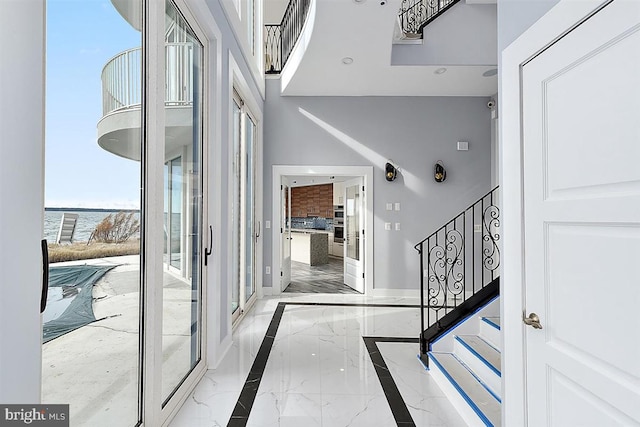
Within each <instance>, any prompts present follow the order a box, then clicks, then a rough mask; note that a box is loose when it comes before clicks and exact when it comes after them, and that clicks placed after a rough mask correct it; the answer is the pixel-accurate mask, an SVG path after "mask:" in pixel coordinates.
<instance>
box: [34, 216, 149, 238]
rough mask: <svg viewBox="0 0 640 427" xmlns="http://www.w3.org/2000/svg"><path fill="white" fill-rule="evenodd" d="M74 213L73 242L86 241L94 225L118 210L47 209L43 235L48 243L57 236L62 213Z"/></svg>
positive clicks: (137, 217) (138, 217) (138, 218)
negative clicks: (76, 218)
mask: <svg viewBox="0 0 640 427" xmlns="http://www.w3.org/2000/svg"><path fill="white" fill-rule="evenodd" d="M65 212H67V213H76V214H78V223H77V224H76V231H75V234H74V235H73V241H74V242H86V241H88V240H89V237H90V236H91V232H93V230H94V229H95V228H96V225H98V224H100V222H101V221H102V220H103V219H105V218H106V217H107V216H109V214H113V215H115V214H116V213H118V212H119V211H118V210H114V211H106V210H95V211H92V210H81V211H77V210H75V211H74V210H73V209H68V210H55V211H52V210H47V209H45V212H44V237H45V239H47V242H49V243H55V242H56V238H57V237H58V230H59V229H60V220H61V219H62V214H63V213H65ZM134 218H135V219H137V220H138V221H139V220H140V214H139V213H138V212H136V213H135V215H134Z"/></svg>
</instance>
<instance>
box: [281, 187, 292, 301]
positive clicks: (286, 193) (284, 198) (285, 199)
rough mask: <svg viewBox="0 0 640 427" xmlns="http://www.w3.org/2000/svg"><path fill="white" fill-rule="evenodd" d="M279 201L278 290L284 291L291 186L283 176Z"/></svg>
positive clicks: (287, 274)
mask: <svg viewBox="0 0 640 427" xmlns="http://www.w3.org/2000/svg"><path fill="white" fill-rule="evenodd" d="M280 203H281V206H282V212H281V214H280V215H281V216H280V221H281V224H280V233H281V236H282V244H281V245H280V246H281V248H282V254H281V258H280V259H282V265H281V266H280V271H281V272H282V276H281V280H280V290H282V291H284V290H285V289H286V288H287V286H289V284H291V187H290V186H289V179H288V178H286V177H284V176H283V177H282V184H281V185H280Z"/></svg>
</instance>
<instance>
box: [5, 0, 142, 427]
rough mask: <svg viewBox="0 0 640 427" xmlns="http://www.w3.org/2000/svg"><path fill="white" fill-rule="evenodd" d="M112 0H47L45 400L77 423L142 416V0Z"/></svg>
mask: <svg viewBox="0 0 640 427" xmlns="http://www.w3.org/2000/svg"><path fill="white" fill-rule="evenodd" d="M119 3H120V7H119V8H118V10H116V8H115V7H113V5H112V4H111V3H110V2H95V1H90V2H87V1H68V0H49V1H47V25H46V27H47V94H46V99H47V106H46V109H47V110H46V116H47V129H46V154H47V157H46V168H45V170H46V174H47V175H46V203H45V204H46V206H47V207H48V208H49V209H47V210H46V212H45V224H44V230H45V235H46V238H47V241H48V242H49V247H50V249H49V252H50V260H51V261H52V263H51V269H50V280H49V286H50V287H49V296H48V303H47V309H46V310H45V312H44V315H43V323H44V325H43V346H42V362H43V365H42V375H43V377H42V402H44V403H47V404H55V403H62V404H70V411H71V413H70V419H71V425H72V426H75V427H81V426H87V427H102V426H104V427H107V426H113V425H114V422H115V423H117V424H118V425H122V426H134V425H136V424H137V423H138V422H139V420H140V403H139V402H140V392H139V391H140V367H139V360H140V346H139V341H140V330H139V325H140V313H141V310H140V283H141V280H140V255H139V254H140V235H139V221H140V211H139V209H140V188H141V182H140V175H141V167H140V166H141V165H140V158H141V155H140V154H141V143H140V141H141V136H140V135H141V133H140V128H139V124H140V122H141V108H140V107H141V92H142V91H141V88H142V74H141V69H142V49H141V48H140V46H141V44H142V37H141V32H140V28H141V27H142V23H141V22H140V17H141V16H142V9H141V7H142V2H119ZM3 13H4V12H3ZM96 125H97V130H98V132H97V133H98V135H97V140H96V136H95V135H96ZM52 207H58V208H64V209H63V210H52V209H50V208H52ZM78 208H84V209H83V210H81V211H75V212H74V209H78ZM63 215H64V220H65V221H69V224H72V223H74V224H75V228H74V229H73V231H72V232H71V231H70V232H69V234H66V235H65V234H64V233H63V234H62V235H60V236H58V232H59V229H60V224H61V222H62V221H63ZM70 230H71V229H70ZM59 237H60V240H61V242H62V243H61V244H57V243H56V242H57V241H58V240H59V239H58V238H59ZM0 345H2V344H0ZM114 416H115V417H117V418H114ZM114 420H115V421H114ZM34 424H35V423H34Z"/></svg>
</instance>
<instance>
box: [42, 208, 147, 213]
mask: <svg viewBox="0 0 640 427" xmlns="http://www.w3.org/2000/svg"><path fill="white" fill-rule="evenodd" d="M44 210H45V212H47V211H48V212H65V211H72V212H140V209H113V208H44Z"/></svg>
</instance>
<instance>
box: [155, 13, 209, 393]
mask: <svg viewBox="0 0 640 427" xmlns="http://www.w3.org/2000/svg"><path fill="white" fill-rule="evenodd" d="M165 22H166V32H165V34H166V35H167V38H166V40H165V42H166V43H165V66H166V75H165V79H166V85H165V88H166V90H165V106H166V108H165V118H166V123H167V125H166V128H165V162H167V164H168V165H169V170H168V173H167V177H168V182H167V183H166V186H167V187H168V191H165V197H167V198H168V200H165V201H164V202H163V203H164V206H165V208H166V212H167V213H168V215H167V218H166V221H167V223H168V226H167V230H163V231H162V232H163V233H165V238H168V240H169V242H168V253H169V259H168V261H165V270H164V275H163V328H162V359H163V364H162V398H163V400H165V403H166V400H167V399H168V398H169V397H170V396H171V395H172V393H173V392H174V391H175V390H176V388H177V387H179V386H180V384H181V383H182V381H183V380H184V379H185V377H186V376H187V375H188V374H189V373H190V372H191V370H192V369H193V367H194V366H195V365H196V363H198V361H199V360H200V336H201V334H200V326H201V289H202V274H201V254H202V247H201V246H202V244H201V242H202V232H203V224H202V221H203V219H202V197H203V192H202V186H203V173H202V93H203V89H202V82H201V79H202V76H203V70H202V55H203V47H202V44H201V43H200V42H199V41H198V39H197V38H196V36H195V34H194V33H193V30H192V29H191V28H190V27H189V25H188V24H187V22H186V20H185V19H184V17H183V16H182V15H181V14H180V12H179V11H178V9H177V8H176V6H175V5H174V4H173V3H172V2H167V3H166V21H165Z"/></svg>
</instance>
